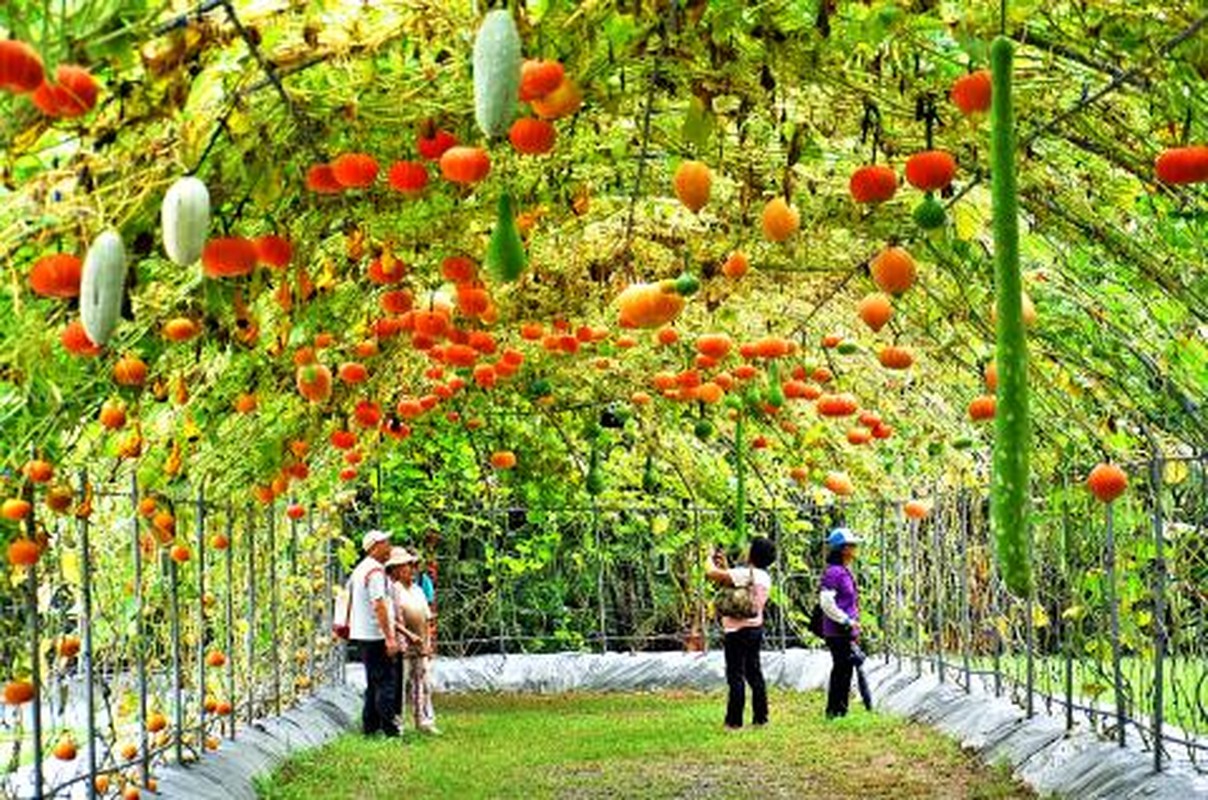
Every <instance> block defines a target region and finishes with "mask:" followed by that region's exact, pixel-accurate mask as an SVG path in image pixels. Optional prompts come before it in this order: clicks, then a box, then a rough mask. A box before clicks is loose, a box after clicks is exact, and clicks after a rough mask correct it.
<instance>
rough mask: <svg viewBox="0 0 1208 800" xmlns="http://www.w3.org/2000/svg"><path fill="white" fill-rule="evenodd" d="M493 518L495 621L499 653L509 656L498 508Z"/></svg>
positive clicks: (494, 511) (492, 572) (501, 533)
mask: <svg viewBox="0 0 1208 800" xmlns="http://www.w3.org/2000/svg"><path fill="white" fill-rule="evenodd" d="M491 517H492V519H494V520H495V559H494V564H493V565H492V566H491V579H492V582H493V583H494V584H495V587H494V588H495V620H496V622H497V623H498V625H499V628H498V635H499V652H500V654H501V655H507V652H508V648H507V642H506V637H505V636H504V630H503V585H502V582H501V581H500V580H499V558H500V554H501V553H503V545H504V540H505V538H506V537H505V535H504V533H503V532H502V529H501V527H500V525H499V508H498V507H496V508H492V509H491Z"/></svg>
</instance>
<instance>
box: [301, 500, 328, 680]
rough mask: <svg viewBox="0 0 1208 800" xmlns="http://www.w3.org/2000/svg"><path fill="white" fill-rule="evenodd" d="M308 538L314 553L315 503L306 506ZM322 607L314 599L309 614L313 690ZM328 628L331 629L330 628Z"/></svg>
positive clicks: (308, 666)
mask: <svg viewBox="0 0 1208 800" xmlns="http://www.w3.org/2000/svg"><path fill="white" fill-rule="evenodd" d="M306 539H307V541H308V542H310V552H311V554H312V555H313V554H314V545H315V508H314V506H313V505H310V506H307V507H306ZM309 572H310V575H311V580H313V576H314V570H313V568H312V569H311V570H309ZM308 582H309V581H308ZM324 584H326V581H324ZM312 585H313V584H312ZM308 594H309V593H308ZM329 596H330V595H325V597H329ZM326 607H327V603H326V600H325V601H324V603H323V605H322V606H321V607H320V609H321V608H326ZM320 609H316V608H315V604H314V602H313V601H312V602H311V605H310V614H309V615H307V616H308V618H309V619H310V632H309V634H308V635H307V636H306V675H307V677H308V678H309V679H310V687H311V691H312V692H313V691H314V687H315V678H316V676H315V668H316V667H315V647H316V646H317V645H318V642H319V636H318V631H316V630H315V623H316V622H321V620H322V614H323V612H322V611H321V610H320ZM328 630H330V628H329V629H328Z"/></svg>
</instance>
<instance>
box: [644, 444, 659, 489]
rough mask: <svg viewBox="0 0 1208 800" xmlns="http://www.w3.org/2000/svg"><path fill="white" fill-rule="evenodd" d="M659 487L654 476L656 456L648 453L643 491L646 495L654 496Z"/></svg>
mask: <svg viewBox="0 0 1208 800" xmlns="http://www.w3.org/2000/svg"><path fill="white" fill-rule="evenodd" d="M658 486H659V485H658V478H657V477H656V476H655V474H654V456H653V455H651V454H650V453H647V454H646V466H645V468H644V469H643V470H642V491H643V492H645V493H646V494H654V492H655V490H656V489H658Z"/></svg>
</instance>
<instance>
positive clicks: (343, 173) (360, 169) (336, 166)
mask: <svg viewBox="0 0 1208 800" xmlns="http://www.w3.org/2000/svg"><path fill="white" fill-rule="evenodd" d="M331 174H332V177H334V178H335V179H336V183H338V184H340V186H342V187H344V188H345V189H367V188H369V187H370V186H372V185H373V184H374V181H376V180H377V176H378V163H377V160H376V159H375V158H374V157H373V156H371V155H367V154H365V153H344V154H342V155H339V156H336V159H335V160H334V161H332V162H331Z"/></svg>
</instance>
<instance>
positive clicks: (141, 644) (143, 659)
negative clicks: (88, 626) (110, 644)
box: [130, 470, 151, 786]
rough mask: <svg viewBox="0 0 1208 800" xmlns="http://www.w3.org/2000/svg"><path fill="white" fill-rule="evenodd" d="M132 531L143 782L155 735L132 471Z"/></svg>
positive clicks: (132, 474)
mask: <svg viewBox="0 0 1208 800" xmlns="http://www.w3.org/2000/svg"><path fill="white" fill-rule="evenodd" d="M130 530H131V534H132V536H133V538H134V653H135V664H136V666H137V669H138V738H139V762H140V763H139V768H140V772H141V783H142V785H143V786H146V785H147V781H148V780H150V778H151V738H150V733H149V732H148V731H147V642H146V638H145V637H144V635H143V632H144V626H143V603H144V600H145V598H144V596H143V544H142V542H141V541H139V533H138V473H137V472H136V471H135V470H130Z"/></svg>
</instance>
